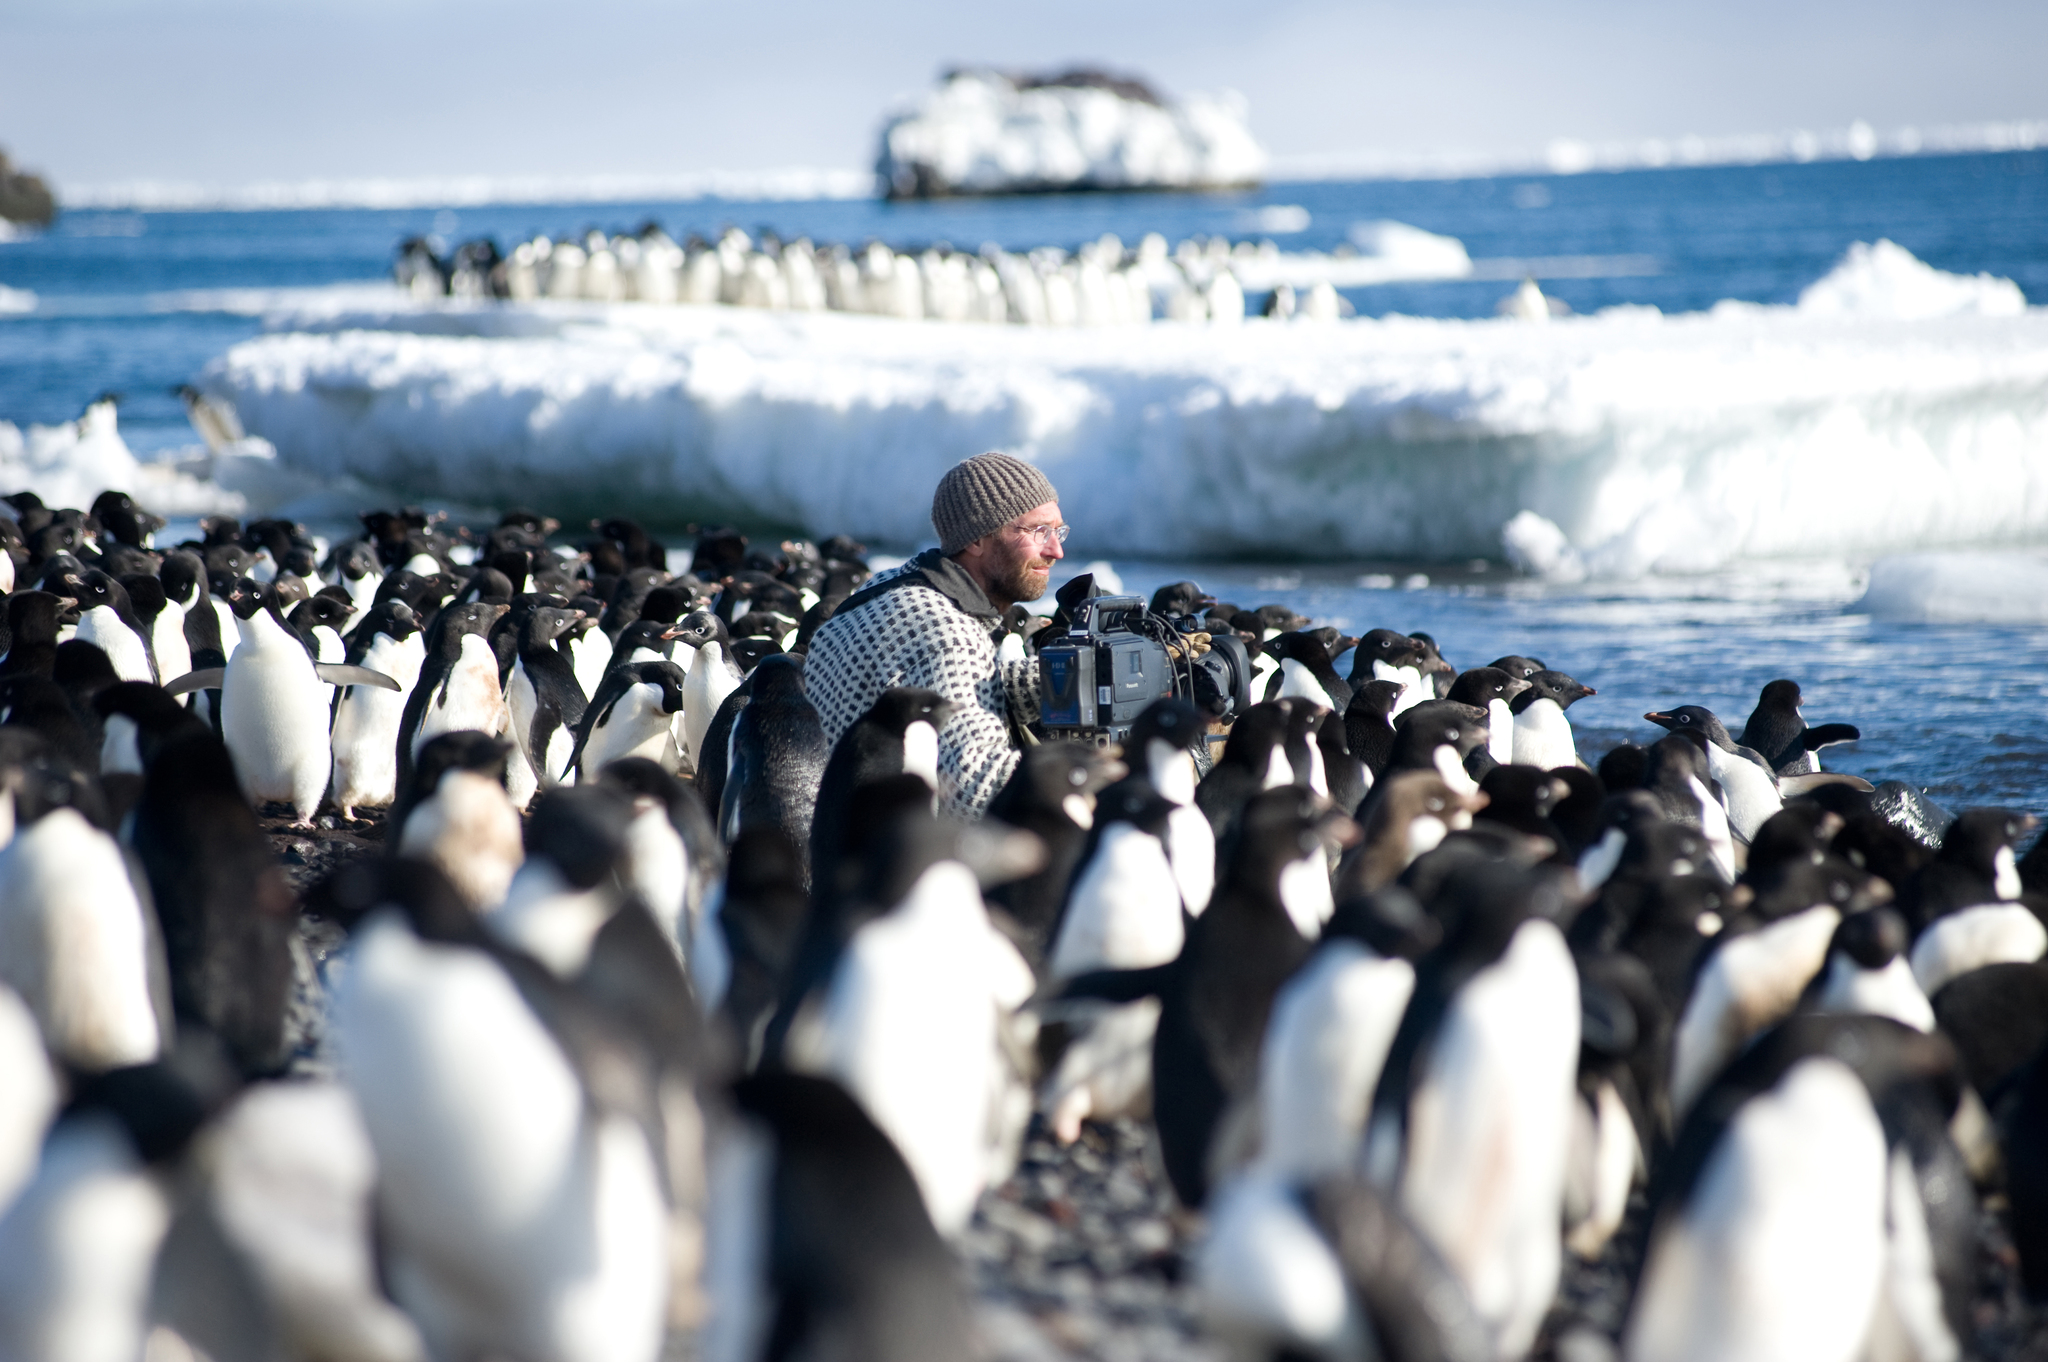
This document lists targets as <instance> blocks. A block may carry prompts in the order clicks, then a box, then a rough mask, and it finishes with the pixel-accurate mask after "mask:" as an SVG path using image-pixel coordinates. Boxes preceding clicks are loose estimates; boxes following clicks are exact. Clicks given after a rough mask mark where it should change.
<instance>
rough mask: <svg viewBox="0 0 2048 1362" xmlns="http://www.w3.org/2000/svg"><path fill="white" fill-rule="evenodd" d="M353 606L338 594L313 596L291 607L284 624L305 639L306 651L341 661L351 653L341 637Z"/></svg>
mask: <svg viewBox="0 0 2048 1362" xmlns="http://www.w3.org/2000/svg"><path fill="white" fill-rule="evenodd" d="M353 609H354V608H353V607H352V606H351V605H350V604H349V603H348V602H347V601H346V600H341V599H338V598H337V597H335V596H329V595H317V596H311V597H308V598H307V599H306V600H304V601H301V602H300V603H299V604H298V605H296V606H294V607H292V612H291V614H289V615H287V616H286V617H285V624H286V626H287V627H289V628H290V629H291V631H292V632H293V633H295V634H297V635H298V636H299V637H300V638H301V639H303V640H305V644H306V651H307V652H309V653H311V654H312V655H313V660H314V661H315V662H341V661H343V660H345V659H346V658H347V657H348V644H346V643H344V642H343V641H342V637H341V631H342V629H343V628H344V627H346V626H347V624H348V621H349V617H350V615H351V614H352V613H353Z"/></svg>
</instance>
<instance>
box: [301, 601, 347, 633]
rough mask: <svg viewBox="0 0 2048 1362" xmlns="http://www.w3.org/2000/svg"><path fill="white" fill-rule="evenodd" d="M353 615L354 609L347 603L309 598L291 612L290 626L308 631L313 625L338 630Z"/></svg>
mask: <svg viewBox="0 0 2048 1362" xmlns="http://www.w3.org/2000/svg"><path fill="white" fill-rule="evenodd" d="M354 613H355V607H354V606H353V605H351V604H350V603H349V602H347V601H338V600H336V599H334V597H332V596H309V597H307V598H306V599H305V600H303V601H301V602H299V604H298V606H297V607H295V608H294V609H293V610H292V614H291V624H292V625H293V627H295V628H298V627H303V628H305V629H308V630H310V629H312V628H313V627H314V626H315V625H326V626H327V627H328V628H329V629H337V630H338V629H340V628H341V627H342V626H343V625H345V624H347V623H348V617H349V616H350V615H352V614H354Z"/></svg>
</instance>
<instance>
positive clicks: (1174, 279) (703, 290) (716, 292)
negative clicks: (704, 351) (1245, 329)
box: [393, 222, 1353, 326]
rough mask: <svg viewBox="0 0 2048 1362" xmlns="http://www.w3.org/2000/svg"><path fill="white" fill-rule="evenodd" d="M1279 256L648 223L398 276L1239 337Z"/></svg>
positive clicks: (1271, 248) (1258, 247)
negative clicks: (1257, 268)
mask: <svg viewBox="0 0 2048 1362" xmlns="http://www.w3.org/2000/svg"><path fill="white" fill-rule="evenodd" d="M1350 249H1351V248H1350V247H1349V246H1344V247H1340V248H1339V253H1340V254H1341V253H1343V252H1345V251H1348V250H1350ZM1278 254H1279V248H1278V247H1277V246H1275V245H1274V244H1273V243H1272V242H1271V241H1260V242H1250V241H1240V242H1238V243H1236V244H1235V245H1232V244H1231V243H1230V242H1229V241H1228V240H1226V239H1224V238H1223V237H1209V238H1189V239H1188V240H1185V241H1182V242H1181V243H1180V244H1179V245H1177V246H1175V247H1173V248H1172V249H1171V251H1169V250H1168V247H1167V242H1166V238H1165V237H1163V236H1161V235H1159V234H1158V233H1156V232H1154V233H1150V234H1148V235H1147V236H1146V237H1145V238H1144V239H1143V240H1141V241H1140V242H1139V243H1138V245H1137V247H1136V248H1135V249H1127V248H1126V247H1125V246H1124V244H1123V242H1122V241H1121V240H1119V239H1118V238H1117V237H1116V236H1114V235H1109V234H1106V235H1104V236H1102V237H1100V238H1098V239H1097V240H1095V241H1091V242H1087V243H1084V244H1083V245H1081V246H1080V247H1079V248H1078V249H1076V250H1074V251H1071V252H1069V251H1065V250H1062V249H1060V248H1058V247H1052V246H1047V247H1041V248H1039V249H1037V250H1033V251H1028V252H1021V253H1018V252H1010V251H1005V250H1003V249H1002V248H1001V247H999V246H993V245H991V246H984V247H982V248H981V250H980V251H979V252H976V253H972V254H970V253H968V252H964V251H957V250H955V249H953V248H952V247H951V246H947V245H943V244H940V245H934V246H931V247H927V248H924V249H922V250H895V249H892V248H891V247H889V246H888V245H887V244H885V243H883V242H880V241H870V242H868V243H867V244H866V245H864V246H860V247H858V248H851V247H848V246H845V245H839V244H830V245H823V246H820V245H816V244H814V243H812V242H811V241H809V240H808V239H804V238H798V239H797V240H794V241H783V240H781V239H780V238H779V237H777V236H776V235H775V234H773V233H772V232H765V231H764V232H762V233H761V234H760V236H758V237H753V236H749V235H748V234H747V233H746V232H743V231H741V230H740V229H739V228H737V227H732V228H728V229H726V231H725V232H724V233H723V234H722V235H720V236H719V238H718V240H717V241H715V242H712V241H706V240H704V239H703V238H702V237H699V236H696V235H692V236H691V237H690V238H689V239H688V241H687V242H685V243H684V244H683V245H680V246H679V245H677V244H676V243H675V241H674V240H672V239H671V238H670V237H669V236H668V234H667V233H665V232H663V231H662V230H661V228H660V227H659V226H657V225H655V224H654V223H651V222H650V223H648V224H647V225H646V226H644V227H642V228H641V229H640V230H639V231H638V232H636V233H633V234H631V235H618V236H610V237H608V236H606V235H605V234H604V233H603V232H601V231H598V230H596V229H594V228H593V229H592V230H591V231H590V232H588V233H586V234H585V235H584V236H583V237H581V238H580V239H578V238H564V239H563V240H559V241H555V240H550V239H549V238H548V237H546V236H538V237H535V238H534V239H533V240H531V241H522V242H520V243H519V244H518V245H516V246H514V247H513V248H512V253H511V255H510V256H505V255H501V254H500V252H499V249H498V246H497V243H496V242H494V241H491V240H489V239H481V238H480V239H478V240H475V241H469V242H465V243H463V244H462V245H461V246H459V247H457V248H456V249H455V251H454V252H453V254H451V255H449V256H448V257H447V258H446V259H443V258H442V257H440V256H438V255H436V254H435V252H434V248H433V247H432V245H430V244H429V243H428V242H427V241H426V240H425V239H424V238H421V237H412V238H409V239H408V240H406V241H405V242H403V243H401V245H400V246H399V248H398V261H397V264H396V265H395V267H394V271H393V272H394V277H395V278H396V279H397V281H398V283H399V285H400V287H402V288H404V289H405V290H406V291H407V292H408V293H410V294H412V295H413V296H414V297H417V298H421V299H429V298H438V297H444V296H448V297H456V298H468V299H488V298H502V299H510V300H512V301H515V302H531V301H533V300H535V299H538V298H549V299H568V300H574V299H582V300H586V301H590V302H601V303H621V302H643V303H698V304H711V303H723V304H726V305H728V306H732V307H753V308H766V309H769V310H771V311H777V312H781V311H794V312H858V313H867V314H870V315H873V316H878V317H899V318H903V319H905V320H908V321H920V320H926V321H945V322H984V323H1009V324H1012V325H1018V326H1119V325H1129V324H1135V323H1146V322H1150V321H1152V320H1153V319H1154V317H1155V316H1156V317H1160V318H1164V319H1169V320H1173V321H1184V322H1215V323H1218V324H1228V323H1232V322H1239V321H1242V320H1244V317H1245V290H1244V288H1243V286H1242V285H1241V284H1240V282H1239V280H1238V277H1237V275H1236V273H1235V272H1234V271H1233V268H1232V266H1233V264H1238V265H1248V264H1252V263H1255V262H1260V261H1269V260H1270V259H1272V258H1275V257H1277V256H1278ZM1261 313H1262V315H1265V316H1271V317H1280V318H1287V317H1299V318H1301V319H1303V320H1307V321H1335V320H1337V319H1338V318H1340V317H1347V316H1351V315H1353V314H1352V308H1351V305H1350V304H1349V303H1348V302H1347V301H1346V300H1345V299H1343V298H1342V297H1341V296H1339V294H1338V293H1337V291H1336V289H1335V288H1333V287H1332V286H1331V285H1330V284H1329V283H1328V282H1327V281H1325V282H1320V283H1317V284H1315V285H1313V286H1311V287H1309V288H1306V289H1303V290H1300V291H1299V292H1297V291H1296V290H1295V289H1294V288H1293V287H1292V286H1290V285H1286V284H1283V285H1281V286H1280V287H1279V288H1277V289H1275V290H1274V291H1273V292H1271V293H1270V294H1268V295H1267V296H1266V298H1265V300H1264V302H1263V303H1262V304H1261Z"/></svg>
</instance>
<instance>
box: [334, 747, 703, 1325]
mask: <svg viewBox="0 0 2048 1362" xmlns="http://www.w3.org/2000/svg"><path fill="white" fill-rule="evenodd" d="M456 736H457V735H453V734H450V735H444V736H443V737H441V738H437V739H434V740H433V741H432V742H430V744H429V745H428V746H427V747H426V748H425V749H423V750H422V752H421V766H422V769H423V770H424V769H425V768H426V767H427V765H428V763H429V762H430V761H431V760H432V758H433V755H434V754H435V753H437V752H438V751H439V750H440V749H439V747H438V746H437V744H440V743H445V742H447V741H449V740H450V739H451V738H454V737H456ZM487 741H488V740H487ZM498 747H499V750H500V752H501V753H502V752H504V751H506V750H509V749H508V748H506V747H505V745H503V744H498ZM500 793H501V794H502V791H501V792H500ZM506 808H507V810H508V812H509V805H507V806H506ZM386 881H387V884H386V887H385V892H380V893H376V894H374V895H372V896H371V899H372V901H371V903H370V905H369V910H368V911H367V912H366V913H365V915H364V916H363V918H362V919H361V921H360V922H359V923H358V925H357V926H356V928H355V931H354V933H353V944H352V951H351V957H352V958H351V961H350V965H349V969H348V971H347V973H346V974H345V975H344V976H343V978H342V981H341V984H340V986H339V987H338V988H337V989H336V992H335V997H334V1002H333V1019H334V1020H333V1027H334V1032H335V1037H336V1043H337V1045H338V1047H339V1048H340V1050H341V1052H342V1053H344V1054H346V1055H347V1056H348V1065H347V1067H346V1069H345V1070H344V1076H345V1078H346V1081H347V1083H348V1086H349V1089H350V1091H351V1092H352V1093H353V1094H354V1096H355V1098H356V1100H357V1103H358V1105H359V1107H360V1109H361V1111H362V1116H363V1125H364V1128H365V1129H366V1130H367V1131H368V1133H369V1136H370V1142H371V1145H372V1147H373V1148H374V1150H375V1155H376V1168H377V1212H376V1214H377V1226H378V1241H379V1246H380V1255H379V1256H380V1258H381V1259H382V1260H383V1262H384V1263H385V1264H386V1271H387V1274H388V1275H387V1277H386V1280H387V1281H388V1282H389V1283H390V1290H391V1293H392V1296H393V1299H394V1300H395V1302H396V1303H397V1304H398V1305H399V1306H400V1307H401V1308H402V1309H404V1310H405V1311H406V1313H407V1314H409V1315H410V1316H411V1317H412V1318H413V1319H414V1320H415V1321H416V1322H417V1323H418V1324H419V1326H420V1331H421V1333H422V1335H423V1337H424V1339H425V1341H426V1344H427V1349H428V1352H429V1355H432V1356H482V1355H487V1354H494V1355H502V1356H535V1357H539V1356H546V1357H554V1358H560V1359H564V1362H598V1360H599V1359H611V1360H612V1362H654V1359H655V1358H656V1357H657V1356H658V1355H659V1353H660V1349H661V1342H662V1335H663V1325H664V1322H665V1316H666V1313H667V1311H666V1306H667V1302H668V1297H669V1290H670V1247H669V1246H670V1243H671V1240H670V1238H669V1236H670V1234H671V1224H670V1218H669V1215H668V1213H667V1196H666V1194H665V1190H664V1182H665V1178H664V1175H663V1168H664V1149H663V1146H662V1144H661V1143H659V1142H657V1141H656V1140H653V1139H650V1133H651V1132H650V1129H649V1126H648V1124H647V1120H648V1116H649V1114H651V1113H652V1112H653V1111H655V1110H656V1109H657V1105H656V1103H655V1101H654V1099H653V1094H652V1092H651V1091H650V1090H649V1080H648V1078H647V1076H646V1070H645V1069H644V1068H643V1065H642V1063H641V1062H640V1061H639V1057H638V1054H637V1053H636V1050H635V1048H633V1047H632V1046H631V1045H629V1044H628V1042H627V1040H626V1038H625V1036H624V1035H623V1034H622V1032H624V1029H625V1028H623V1027H622V1026H621V1025H620V1024H619V1022H618V1020H617V1019H616V1018H615V1016H614V1015H613V1014H612V1013H611V1012H610V1010H609V1009H606V1008H604V1007H602V1006H600V1005H598V1004H596V1002H595V1001H594V1000H592V999H590V998H588V997H587V996H586V995H585V994H584V993H583V991H582V990H581V989H580V988H579V987H578V986H577V985H574V984H563V983H561V982H559V981H557V980H555V979H554V978H553V976H552V975H549V974H548V973H547V972H546V971H545V970H544V969H541V968H539V967H537V966H535V965H533V964H532V963H531V962H529V961H524V960H523V959H522V958H521V957H518V956H516V955H513V954H508V953H503V952H499V951H496V950H493V949H491V948H490V947H489V946H488V945H487V944H486V943H485V942H484V941H483V940H482V939H481V938H480V936H479V934H478V932H477V929H476V926H475V924H474V923H473V921H472V920H471V919H470V918H469V915H468V912H467V910H466V909H465V907H464V906H463V904H462V902H461V901H460V900H459V899H458V897H457V895H456V894H455V892H454V890H453V887H452V886H450V885H449V884H448V883H447V882H446V880H445V879H442V878H441V877H439V876H437V875H435V874H434V872H433V871H431V870H430V869H428V868H426V867H407V866H406V865H405V863H403V862H395V863H389V869H388V870H387V874H386ZM620 916H621V917H625V916H626V914H625V913H623V912H622V913H621V914H620ZM643 919H644V915H643ZM648 929H649V930H650V931H651V930H652V927H651V924H649V928H648ZM604 935H605V934H604V933H600V938H599V945H598V947H597V948H595V949H594V951H593V958H592V961H591V968H592V969H593V970H594V969H595V968H596V966H597V964H598V960H597V952H598V951H599V950H602V948H603V938H604ZM655 950H656V953H657V954H658V955H661V956H665V955H666V952H665V951H663V950H661V948H660V947H659V946H658V945H657V946H656V948H655ZM672 967H673V966H672ZM678 982H680V981H678ZM551 1022H552V1023H553V1024H551ZM558 1028H559V1029H558ZM458 1092H459V1094H460V1100H451V1095H452V1094H455V1093H458ZM565 1255H567V1256H566V1257H565Z"/></svg>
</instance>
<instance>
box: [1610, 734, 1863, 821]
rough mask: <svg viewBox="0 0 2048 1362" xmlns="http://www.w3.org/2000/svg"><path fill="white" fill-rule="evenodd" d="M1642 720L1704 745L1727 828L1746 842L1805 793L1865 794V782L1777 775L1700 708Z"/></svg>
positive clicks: (1815, 775)
mask: <svg viewBox="0 0 2048 1362" xmlns="http://www.w3.org/2000/svg"><path fill="white" fill-rule="evenodd" d="M1643 717H1644V718H1645V719H1648V720H1649V721H1650V722H1651V723H1653V724H1656V725H1657V726H1658V727H1659V728H1664V729H1668V730H1670V731H1671V732H1674V733H1676V732H1681V731H1684V730H1688V729H1690V730H1692V731H1694V732H1697V733H1699V734H1700V735H1701V736H1703V737H1704V738H1705V739H1706V747H1705V752H1706V758H1707V770H1708V772H1709V774H1711V775H1712V777H1713V779H1714V781H1715V783H1717V784H1718V785H1719V786H1720V787H1721V793H1722V795H1723V796H1724V797H1725V798H1726V800H1727V808H1728V825H1729V826H1730V827H1731V828H1732V829H1734V831H1735V834H1736V835H1737V836H1738V837H1740V838H1742V840H1743V841H1745V842H1746V841H1748V840H1749V839H1750V838H1752V837H1754V836H1755V835H1756V831H1757V829H1758V828H1760V827H1762V826H1763V825H1764V822H1765V820H1766V819H1768V818H1770V816H1771V815H1772V814H1774V813H1776V812H1777V811H1778V810H1779V809H1781V808H1783V807H1784V806H1785V796H1786V795H1788V794H1795V793H1804V792H1805V791H1808V790H1811V789H1813V788H1815V787H1816V785H1817V784H1818V783H1821V782H1828V783H1841V784H1848V785H1850V786H1851V787H1852V788H1860V789H1862V790H1863V791H1865V792H1867V791H1868V788H1869V782H1867V781H1864V780H1861V779H1859V778H1857V777H1855V776H1848V775H1826V776H1823V775H1819V774H1818V773H1806V774H1798V775H1793V774H1785V775H1780V774H1778V773H1776V772H1774V771H1773V770H1772V768H1771V763H1770V762H1768V761H1766V760H1765V759H1764V757H1763V754H1762V753H1760V752H1757V751H1755V750H1753V749H1751V748H1750V747H1748V746H1746V745H1738V744H1737V743H1736V741H1735V740H1734V739H1733V738H1731V737H1729V736H1728V729H1727V727H1726V726H1725V725H1723V724H1722V722H1721V721H1720V719H1719V718H1717V717H1715V715H1714V712H1713V711H1712V710H1710V709H1707V708H1705V707H1704V706H1701V705H1680V706H1678V707H1677V708H1676V709H1673V710H1670V711H1669V712H1660V711H1656V710H1652V711H1651V712H1650V713H1648V714H1645V715H1644V716H1643Z"/></svg>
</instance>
